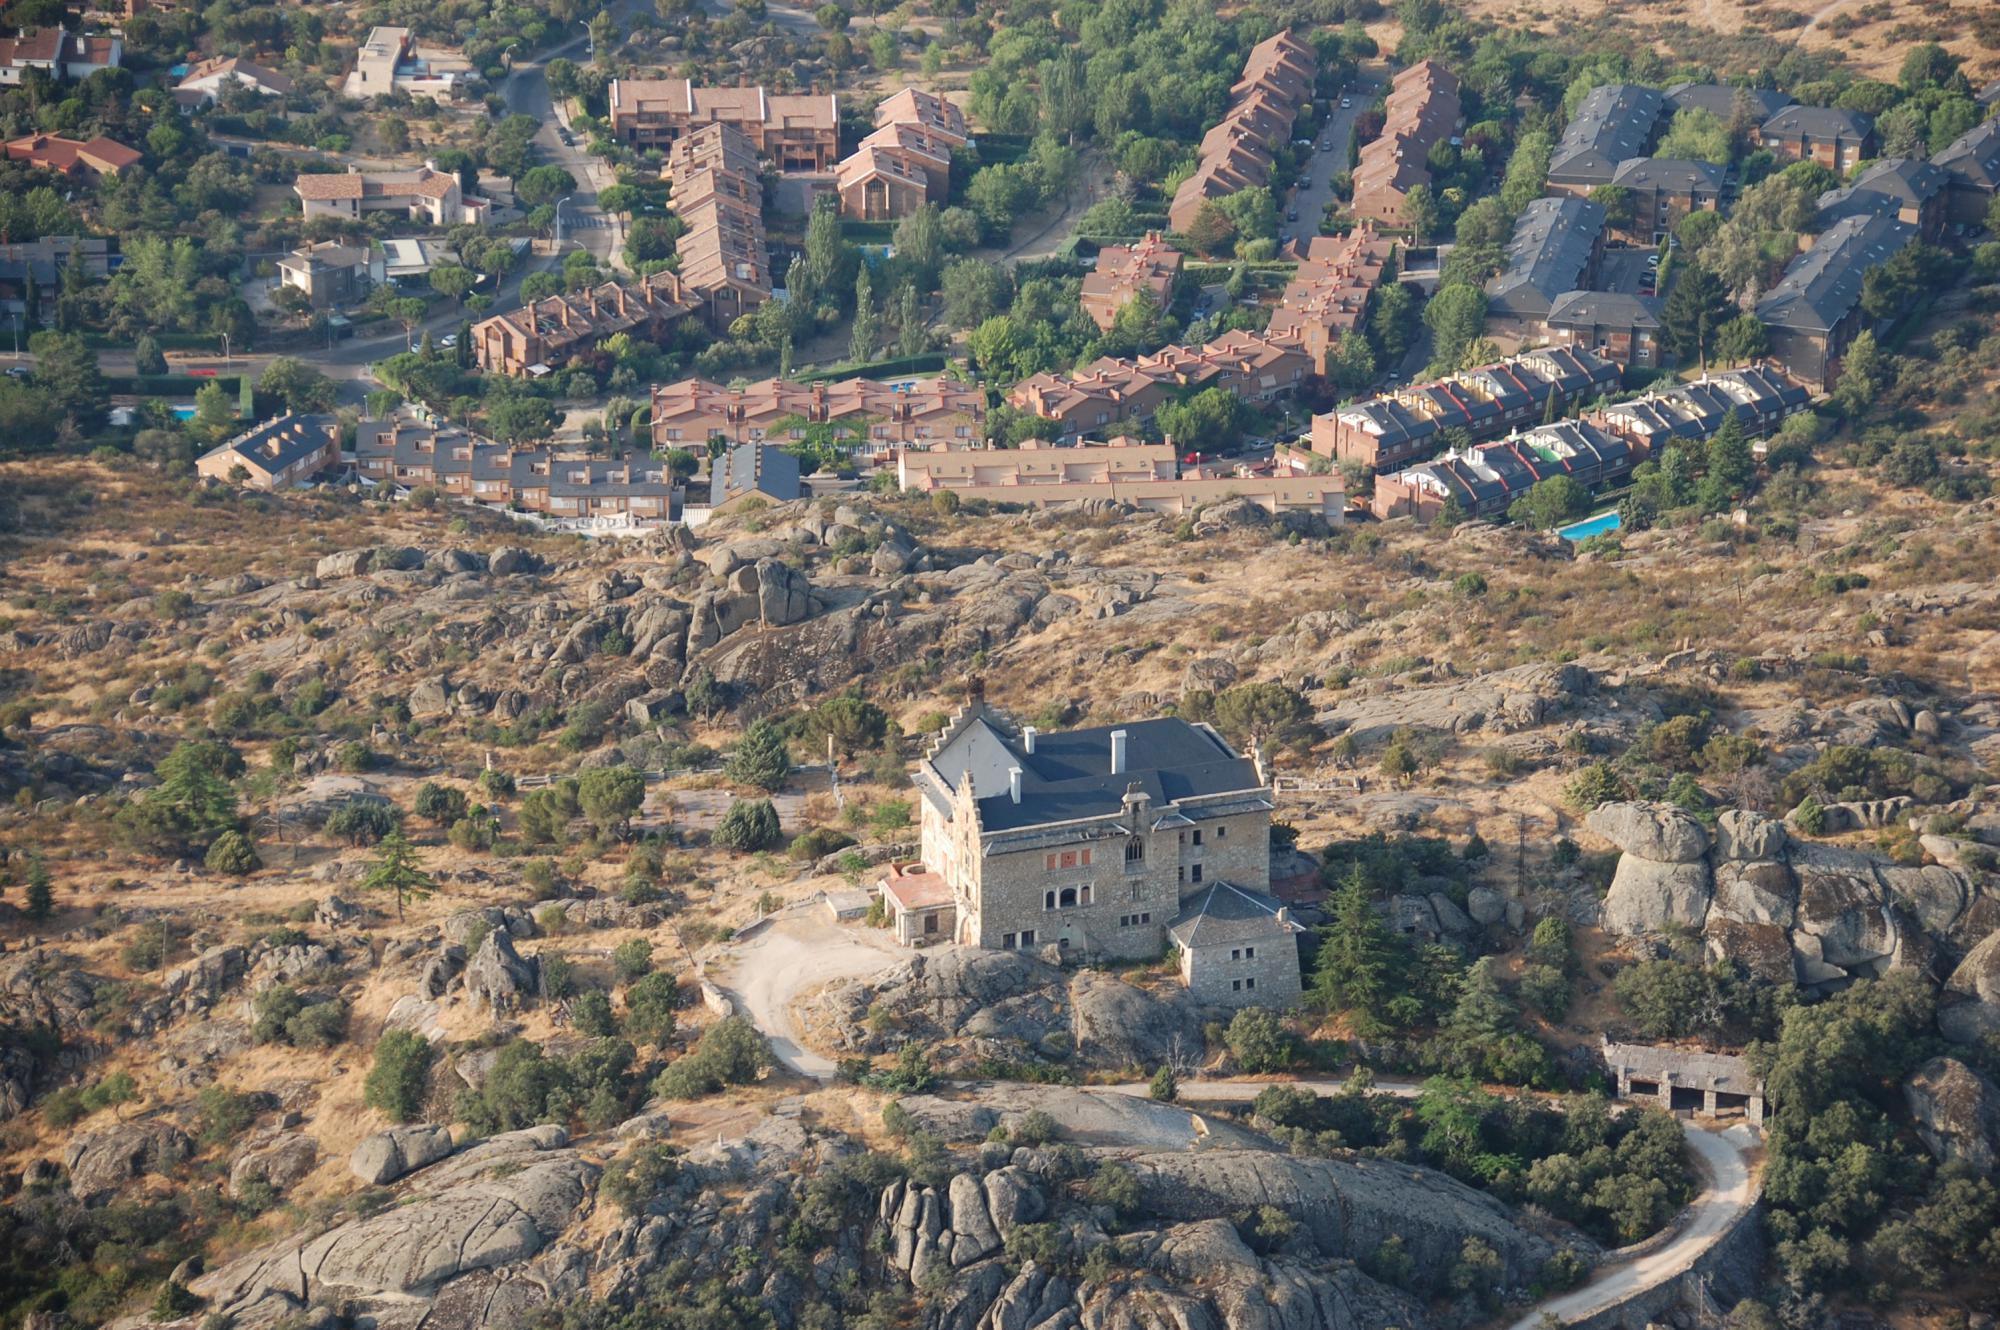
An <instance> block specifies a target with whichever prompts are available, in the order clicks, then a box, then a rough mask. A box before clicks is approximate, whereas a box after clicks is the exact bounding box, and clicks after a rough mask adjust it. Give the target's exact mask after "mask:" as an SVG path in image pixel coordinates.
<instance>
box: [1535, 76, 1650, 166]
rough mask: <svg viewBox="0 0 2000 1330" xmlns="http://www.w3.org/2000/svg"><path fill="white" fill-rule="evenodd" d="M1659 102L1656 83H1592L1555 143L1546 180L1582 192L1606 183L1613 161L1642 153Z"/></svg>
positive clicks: (1614, 164)
mask: <svg viewBox="0 0 2000 1330" xmlns="http://www.w3.org/2000/svg"><path fill="white" fill-rule="evenodd" d="M1664 105H1665V102H1664V100H1663V99H1662V98H1661V96H1660V92H1659V89H1657V88H1646V87H1641V86H1639V85H1638V84H1636V83H1607V84H1605V85H1604V86H1602V87H1598V88H1592V89H1591V90H1590V92H1589V93H1588V94H1586V95H1585V97H1584V99H1583V101H1582V102H1580V103H1578V105H1577V108H1576V114H1575V115H1573V116H1571V117H1570V122H1569V125H1568V126H1567V127H1566V128H1565V129H1564V130H1563V136H1562V140H1561V142H1559V143H1557V144H1556V150H1555V155H1554V156H1553V157H1552V158H1551V159H1550V161H1549V183H1550V184H1551V185H1554V186H1556V187H1558V188H1564V189H1573V190H1579V191H1582V192H1586V193H1587V192H1589V191H1590V190H1591V189H1594V188H1595V187H1597V186H1598V185H1605V184H1609V183H1610V182H1611V177H1612V175H1613V173H1615V172H1616V171H1617V170H1618V163H1620V162H1622V161H1625V160H1626V159H1627V158H1631V157H1638V156H1641V155H1643V153H1644V150H1645V147H1646V144H1647V142H1648V141H1649V140H1650V139H1651V138H1652V137H1653V126H1654V125H1655V124H1657V123H1658V122H1659V119H1660V109H1661V107H1662V106H1664Z"/></svg>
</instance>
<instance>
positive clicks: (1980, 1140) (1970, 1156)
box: [1903, 1058, 2000, 1173]
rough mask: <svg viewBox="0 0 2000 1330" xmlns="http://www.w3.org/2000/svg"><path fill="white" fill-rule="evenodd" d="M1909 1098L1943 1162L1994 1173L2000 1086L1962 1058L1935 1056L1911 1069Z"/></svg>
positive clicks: (1998, 1154) (1999, 1142)
mask: <svg viewBox="0 0 2000 1330" xmlns="http://www.w3.org/2000/svg"><path fill="white" fill-rule="evenodd" d="M1903 1102H1904V1103H1906V1104H1908V1105H1909V1108H1910V1118H1911V1120H1912V1121H1914V1122H1915V1124H1916V1128H1917V1135H1919V1136H1921V1137H1922V1138H1923V1142H1924V1144H1925V1145H1926V1146H1927V1147H1929V1149H1930V1152H1931V1153H1932V1154H1933V1155H1936V1156H1937V1158H1938V1159H1939V1161H1940V1162H1943V1163H1947V1164H1950V1163H1960V1164H1964V1165H1966V1166H1967V1167H1969V1168H1971V1169H1973V1170H1975V1171H1976V1172H1979V1173H1991V1172H1992V1171H1993V1167H1994V1164H1995V1163H1996V1161H2000V1087H1996V1086H1995V1085H1994V1084H1993V1082H1992V1081H1989V1080H1987V1079H1986V1078H1985V1077H1984V1076H1982V1075H1980V1074H1979V1073H1978V1072H1976V1071H1974V1070H1973V1069H1972V1068H1970V1067H1968V1066H1966V1065H1965V1064H1964V1063H1963V1062H1960V1061H1959V1060H1958V1059H1957V1058H1932V1059H1931V1060H1930V1061H1929V1062H1926V1063H1925V1064H1924V1065H1923V1066H1921V1067H1919V1068H1917V1069H1916V1070H1915V1071H1914V1072H1912V1073H1910V1076H1909V1078H1908V1079H1907V1080H1905V1081H1904V1082H1903Z"/></svg>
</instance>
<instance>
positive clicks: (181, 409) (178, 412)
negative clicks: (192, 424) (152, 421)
mask: <svg viewBox="0 0 2000 1330" xmlns="http://www.w3.org/2000/svg"><path fill="white" fill-rule="evenodd" d="M172 410H173V413H174V419H175V420H193V419H194V403H193V402H178V403H176V404H175V405H174V406H173V407H172Z"/></svg>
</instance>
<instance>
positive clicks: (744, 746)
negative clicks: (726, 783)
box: [722, 720, 792, 790]
mask: <svg viewBox="0 0 2000 1330" xmlns="http://www.w3.org/2000/svg"><path fill="white" fill-rule="evenodd" d="M791 771H792V755H791V753H790V752H789V751H787V750H786V748H785V737H784V735H783V734H781V733H779V731H778V727H777V726H776V725H773V724H772V723H771V722H770V721H768V720H760V721H757V722H756V723H754V724H753V725H751V727H750V728H749V730H748V731H746V732H745V733H744V735H743V740H742V742H740V743H738V744H737V745H736V748H735V750H734V751H732V752H731V753H730V754H729V761H728V762H727V763H725V764H724V765H723V768H722V774H723V775H725V776H727V777H728V778H729V779H730V780H732V781H735V782H736V783H737V784H739V785H754V786H756V787H757V788H758V789H760V790H775V789H777V788H778V787H779V786H780V785H783V784H784V783H785V777H786V776H788V775H790V774H791Z"/></svg>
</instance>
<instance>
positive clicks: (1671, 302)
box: [1660, 263, 1739, 373]
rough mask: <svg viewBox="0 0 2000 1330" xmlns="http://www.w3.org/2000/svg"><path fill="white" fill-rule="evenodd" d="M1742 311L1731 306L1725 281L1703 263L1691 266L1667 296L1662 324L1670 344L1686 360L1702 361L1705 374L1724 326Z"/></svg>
mask: <svg viewBox="0 0 2000 1330" xmlns="http://www.w3.org/2000/svg"><path fill="white" fill-rule="evenodd" d="M1738 313H1739V311H1738V310H1737V308H1736V306H1735V305H1733V304H1731V303H1730V300H1729V289H1728V288H1727V287H1725V286H1724V285H1723V284H1722V279H1721V278H1719V277H1717V276H1716V275H1715V274H1713V273H1711V272H1710V271H1709V270H1708V269H1707V268H1705V267H1703V266H1702V265H1701V264H1699V263H1690V264H1688V265H1687V268H1686V271H1684V272H1682V273H1681V275H1680V277H1679V279H1678V280H1676V281H1675V282H1674V287H1673V290H1671V291H1669V292H1668V293H1667V300H1666V304H1665V305H1663V306H1662V307H1661V310H1660V322H1661V324H1662V326H1663V329H1664V331H1665V333H1666V342H1667V345H1668V346H1669V347H1670V348H1672V350H1673V353H1674V354H1675V355H1677V356H1679V357H1680V358H1681V360H1682V361H1689V360H1693V361H1698V362H1699V363H1700V365H1701V368H1702V371H1703V372H1704V373H1706V372H1707V370H1708V355H1709V352H1710V350H1711V349H1713V348H1714V346H1715V342H1716V337H1717V335H1718V334H1719V333H1720V332H1721V330H1722V325H1723V324H1725V323H1727V322H1729V321H1730V320H1731V319H1733V318H1735V317H1736V316H1737V314H1738Z"/></svg>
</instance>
